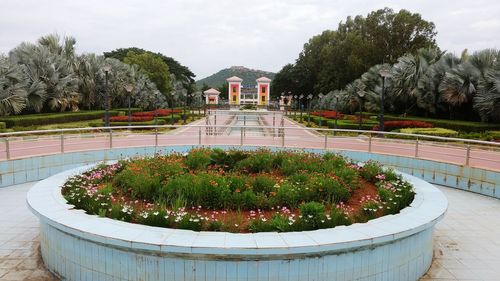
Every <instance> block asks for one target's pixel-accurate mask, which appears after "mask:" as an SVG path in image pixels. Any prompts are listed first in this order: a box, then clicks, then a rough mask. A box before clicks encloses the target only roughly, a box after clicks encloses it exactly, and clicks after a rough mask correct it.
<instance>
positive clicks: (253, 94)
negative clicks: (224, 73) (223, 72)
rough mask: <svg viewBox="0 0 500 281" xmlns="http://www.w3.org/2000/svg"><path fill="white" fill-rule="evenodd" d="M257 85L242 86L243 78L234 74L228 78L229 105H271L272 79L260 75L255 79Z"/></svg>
mask: <svg viewBox="0 0 500 281" xmlns="http://www.w3.org/2000/svg"><path fill="white" fill-rule="evenodd" d="M255 81H256V82H257V86H256V87H244V86H242V82H243V79H241V78H239V77H237V76H233V77H229V78H228V79H227V82H228V83H229V85H228V86H229V87H228V89H229V90H228V101H229V105H241V104H255V105H269V99H270V94H271V79H269V78H267V77H260V78H259V79H257V80H255Z"/></svg>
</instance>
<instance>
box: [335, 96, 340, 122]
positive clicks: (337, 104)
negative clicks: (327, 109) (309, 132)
mask: <svg viewBox="0 0 500 281" xmlns="http://www.w3.org/2000/svg"><path fill="white" fill-rule="evenodd" d="M338 107H339V95H335V129H337V128H338V126H337V121H338V120H339V110H338Z"/></svg>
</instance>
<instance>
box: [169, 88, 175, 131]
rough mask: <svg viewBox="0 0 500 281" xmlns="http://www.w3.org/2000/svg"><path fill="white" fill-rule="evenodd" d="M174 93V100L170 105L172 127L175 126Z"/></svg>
mask: <svg viewBox="0 0 500 281" xmlns="http://www.w3.org/2000/svg"><path fill="white" fill-rule="evenodd" d="M174 95H175V94H174V92H172V99H171V103H170V125H174Z"/></svg>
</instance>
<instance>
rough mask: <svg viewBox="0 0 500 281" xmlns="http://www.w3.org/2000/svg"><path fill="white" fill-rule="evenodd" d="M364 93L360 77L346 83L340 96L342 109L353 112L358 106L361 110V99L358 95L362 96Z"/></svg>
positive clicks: (364, 89)
mask: <svg viewBox="0 0 500 281" xmlns="http://www.w3.org/2000/svg"><path fill="white" fill-rule="evenodd" d="M365 94H366V86H365V84H364V83H363V82H362V81H361V79H356V80H354V81H353V82H352V83H349V84H347V86H346V87H345V89H344V91H342V95H341V96H340V105H341V108H342V111H344V112H346V111H347V112H350V113H354V112H356V110H358V109H359V108H360V107H361V110H363V100H362V98H360V96H364V95H365Z"/></svg>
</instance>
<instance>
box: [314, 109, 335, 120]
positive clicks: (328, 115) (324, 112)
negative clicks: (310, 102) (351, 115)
mask: <svg viewBox="0 0 500 281" xmlns="http://www.w3.org/2000/svg"><path fill="white" fill-rule="evenodd" d="M311 114H312V115H316V116H321V117H325V118H328V119H337V118H339V119H340V118H341V114H340V113H339V112H337V111H334V110H320V111H314V112H313V113H311Z"/></svg>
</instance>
